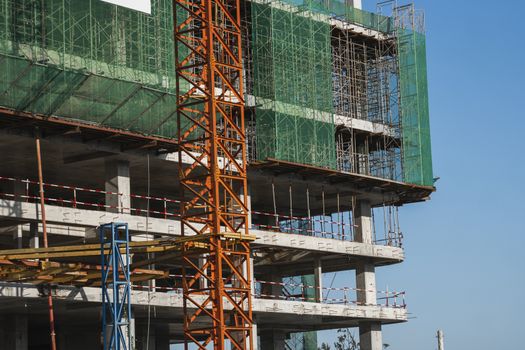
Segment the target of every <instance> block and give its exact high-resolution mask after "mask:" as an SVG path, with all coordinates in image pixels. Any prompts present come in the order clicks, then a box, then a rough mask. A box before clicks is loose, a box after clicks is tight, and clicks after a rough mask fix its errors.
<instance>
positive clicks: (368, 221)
mask: <svg viewBox="0 0 525 350" xmlns="http://www.w3.org/2000/svg"><path fill="white" fill-rule="evenodd" d="M354 221H355V222H354V224H355V225H356V227H355V240H356V242H361V243H367V244H372V243H373V228H372V207H371V205H370V202H369V201H363V200H357V201H356V205H355V208H354Z"/></svg>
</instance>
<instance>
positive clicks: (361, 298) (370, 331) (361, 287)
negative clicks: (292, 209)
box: [354, 200, 383, 350]
mask: <svg viewBox="0 0 525 350" xmlns="http://www.w3.org/2000/svg"><path fill="white" fill-rule="evenodd" d="M354 220H355V224H356V230H355V240H356V241H357V242H361V243H366V244H373V229H372V207H371V205H370V202H368V201H362V200H358V201H357V202H356V206H355V208H354ZM355 274H356V287H357V302H358V304H359V305H375V304H377V289H376V275H375V266H374V264H373V263H372V262H371V261H369V260H367V259H363V260H362V261H360V262H358V263H357V266H356V270H355ZM359 341H360V344H361V348H360V349H361V350H382V349H383V343H382V334H381V323H378V322H360V323H359Z"/></svg>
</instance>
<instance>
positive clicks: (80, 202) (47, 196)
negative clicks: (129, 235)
mask: <svg viewBox="0 0 525 350" xmlns="http://www.w3.org/2000/svg"><path fill="white" fill-rule="evenodd" d="M38 187H39V182H38V181H33V180H29V179H17V178H12V177H5V176H0V198H3V199H12V200H19V201H22V202H36V201H38V200H40V193H39V188H38ZM43 187H44V202H45V203H46V204H50V205H57V206H63V207H70V208H79V209H90V210H101V211H112V212H113V211H114V212H120V213H129V214H133V215H143V216H145V215H148V214H149V215H150V216H153V217H161V218H165V219H173V218H177V217H180V214H179V213H178V210H179V209H178V208H179V204H180V201H178V200H175V199H169V198H166V197H153V196H145V195H137V194H130V195H129V200H128V199H127V198H126V195H124V194H123V193H118V192H111V191H105V190H100V189H92V188H85V187H78V186H69V185H61V184H51V183H44V184H43ZM126 202H127V203H130V204H128V205H126V204H125V203H126ZM148 202H149V203H148ZM108 203H112V204H108Z"/></svg>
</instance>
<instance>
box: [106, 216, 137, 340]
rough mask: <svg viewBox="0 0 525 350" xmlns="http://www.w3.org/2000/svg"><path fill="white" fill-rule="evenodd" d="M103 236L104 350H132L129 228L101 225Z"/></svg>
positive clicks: (122, 224) (114, 224)
mask: <svg viewBox="0 0 525 350" xmlns="http://www.w3.org/2000/svg"><path fill="white" fill-rule="evenodd" d="M99 236H100V252H101V254H100V256H101V260H102V264H101V266H102V268H101V270H102V283H101V284H102V339H103V342H104V350H131V349H130V344H131V326H130V325H131V323H130V319H131V300H130V298H131V279H130V269H129V262H130V260H129V232H128V224H126V223H110V224H104V225H101V226H100V227H99ZM123 250H124V252H123ZM106 251H107V252H108V253H107V254H106ZM108 333H110V334H108Z"/></svg>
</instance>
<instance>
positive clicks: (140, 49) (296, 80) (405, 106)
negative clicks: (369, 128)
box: [0, 0, 433, 185]
mask: <svg viewBox="0 0 525 350" xmlns="http://www.w3.org/2000/svg"><path fill="white" fill-rule="evenodd" d="M172 6H173V2H172V1H171V0H152V10H153V12H152V15H146V14H143V13H140V12H137V11H133V10H129V9H126V8H122V7H118V6H115V5H111V4H108V3H105V2H103V1H100V0H47V1H40V0H0V9H1V10H0V64H1V65H2V67H3V68H2V70H0V89H1V91H0V92H1V93H0V106H4V107H7V108H11V109H15V110H21V111H29V112H33V113H37V114H43V115H54V116H58V117H63V118H70V119H75V120H82V121H84V122H88V123H93V124H96V125H103V126H109V127H114V128H120V129H126V130H132V131H136V132H139V133H144V134H148V135H160V136H165V137H175V136H176V133H177V126H176V124H177V123H176V97H175V80H176V79H175V57H174V44H173V25H174V23H173V7H172ZM251 10H252V35H253V40H252V42H253V48H252V49H253V61H254V69H253V70H254V72H253V77H254V89H253V90H254V95H255V97H256V109H257V111H256V118H257V130H256V133H257V136H256V137H257V139H256V141H257V155H258V158H259V159H266V158H277V159H283V160H289V161H293V162H297V163H303V164H313V165H318V166H323V167H329V168H335V166H336V161H335V157H336V155H335V148H336V147H335V138H334V134H335V124H334V116H333V96H332V87H331V85H332V58H331V43H330V37H331V26H330V21H329V18H331V17H334V15H335V16H336V17H339V18H341V19H344V20H345V21H348V22H350V23H355V24H359V25H362V26H365V27H368V28H371V29H379V30H380V31H383V32H388V33H390V32H392V31H393V30H394V26H393V20H392V18H389V17H385V16H381V15H377V14H373V13H370V12H366V11H362V10H358V9H355V8H353V7H351V6H347V5H346V4H345V3H344V2H342V1H337V0H332V1H327V0H283V1H282V2H278V1H277V2H276V1H274V2H272V4H271V5H270V4H269V3H252V4H251ZM181 16H183V14H181ZM395 30H397V32H396V34H397V36H398V54H397V55H398V63H399V85H400V108H399V112H400V115H401V121H402V129H403V132H402V145H403V157H402V158H403V177H404V179H403V180H404V181H405V182H409V183H414V184H421V185H432V183H433V175H432V158H431V149H430V130H429V111H428V91H427V81H426V79H427V78H426V56H425V55H426V52H425V50H426V48H425V36H424V34H422V33H418V32H415V31H409V30H405V29H399V28H397V29H395ZM180 49H181V50H180V51H181V56H182V55H184V53H186V52H187V49H186V48H184V47H180Z"/></svg>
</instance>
